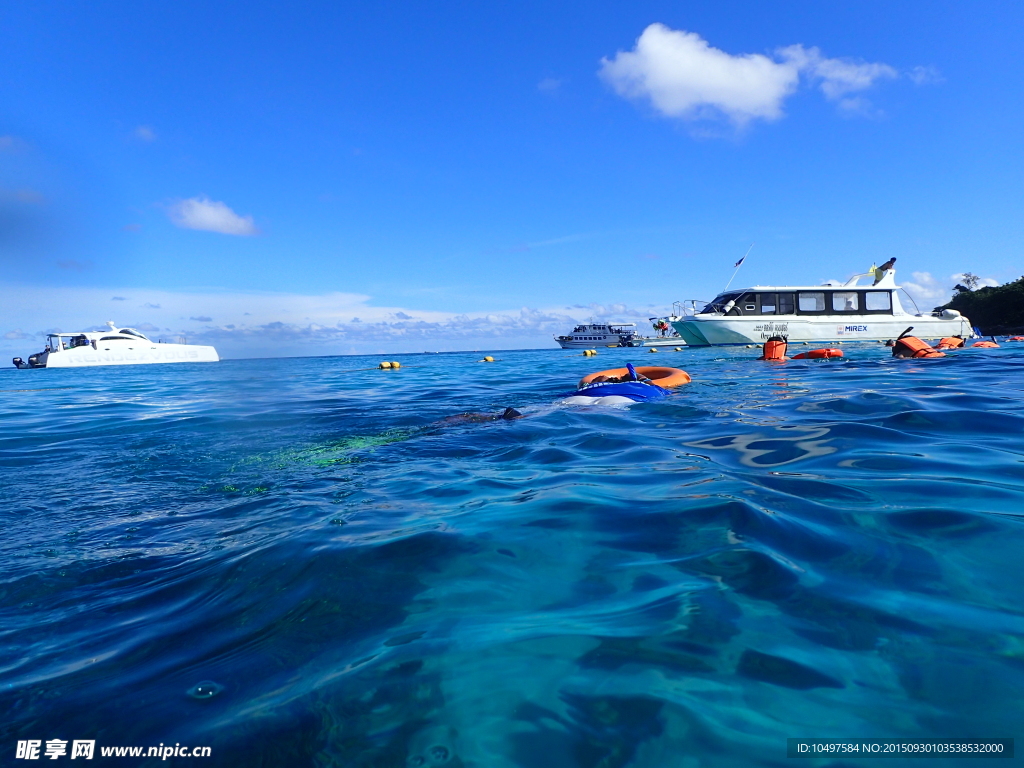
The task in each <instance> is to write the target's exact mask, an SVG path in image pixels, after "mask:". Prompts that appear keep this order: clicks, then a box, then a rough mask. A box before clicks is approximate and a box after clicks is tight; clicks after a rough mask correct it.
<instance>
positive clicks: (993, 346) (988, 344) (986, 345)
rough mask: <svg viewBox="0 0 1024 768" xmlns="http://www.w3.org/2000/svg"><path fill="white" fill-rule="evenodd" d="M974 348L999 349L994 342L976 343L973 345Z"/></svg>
mask: <svg viewBox="0 0 1024 768" xmlns="http://www.w3.org/2000/svg"><path fill="white" fill-rule="evenodd" d="M971 346H972V347H984V348H985V349H999V345H998V344H996V343H995V342H994V341H976V342H974V343H973V344H971Z"/></svg>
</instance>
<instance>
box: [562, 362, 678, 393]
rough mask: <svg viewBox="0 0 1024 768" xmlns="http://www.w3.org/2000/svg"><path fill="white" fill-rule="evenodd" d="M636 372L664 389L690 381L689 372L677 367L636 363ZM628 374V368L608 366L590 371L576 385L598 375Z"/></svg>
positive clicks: (589, 380)
mask: <svg viewBox="0 0 1024 768" xmlns="http://www.w3.org/2000/svg"><path fill="white" fill-rule="evenodd" d="M636 372H637V373H639V374H640V375H641V376H646V377H647V378H648V379H650V380H651V383H652V384H657V385H658V386H659V387H664V388H665V389H671V388H672V387H678V386H680V385H681V384H689V383H690V374H688V373H687V372H686V371H681V370H679V369H678V368H661V367H659V366H656V365H638V366H636ZM628 375H629V369H628V368H609V369H608V370H607V371H598V372H597V373H590V374H587V375H586V376H584V377H583V378H582V379H580V383H579V385H578V388H579V389H582V388H583V387H584V386H586V385H587V384H589V383H590V382H592V381H593V380H594V379H596V378H597V377H598V376H607V377H608V378H611V377H613V376H614V377H615V378H617V379H620V378H622V377H623V376H628Z"/></svg>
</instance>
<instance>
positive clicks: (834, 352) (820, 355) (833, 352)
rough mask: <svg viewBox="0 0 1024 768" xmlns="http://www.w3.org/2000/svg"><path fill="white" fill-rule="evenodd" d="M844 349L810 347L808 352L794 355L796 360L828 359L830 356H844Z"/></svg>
mask: <svg viewBox="0 0 1024 768" xmlns="http://www.w3.org/2000/svg"><path fill="white" fill-rule="evenodd" d="M842 356H843V350H841V349H809V350H808V351H806V352H801V353H800V354H799V355H793V359H794V360H804V359H809V360H828V359H829V358H830V357H842Z"/></svg>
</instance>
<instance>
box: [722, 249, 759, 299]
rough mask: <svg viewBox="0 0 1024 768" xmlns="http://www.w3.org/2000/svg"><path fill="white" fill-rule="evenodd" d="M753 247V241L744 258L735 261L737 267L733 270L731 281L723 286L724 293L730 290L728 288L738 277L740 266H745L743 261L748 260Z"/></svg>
mask: <svg viewBox="0 0 1024 768" xmlns="http://www.w3.org/2000/svg"><path fill="white" fill-rule="evenodd" d="M753 248H754V244H753V243H751V244H750V248H747V252H746V253H744V254H743V258H742V259H740V260H739V261H737V262H736V263H735V264H734V265H733V266H734V267H736V269H735V270H734V271H733V273H732V277H730V278H729V282H728V283H726V284H725V288H723V289H722V292H723V293H724V292H725V291H728V290H729V286H730V285H732V281H733V280H735V279H736V273H737V272H739V271H740V267H742V266H743V262H744V261H745V260H746V258H747V256H749V255H750V251H751V250H752V249H753Z"/></svg>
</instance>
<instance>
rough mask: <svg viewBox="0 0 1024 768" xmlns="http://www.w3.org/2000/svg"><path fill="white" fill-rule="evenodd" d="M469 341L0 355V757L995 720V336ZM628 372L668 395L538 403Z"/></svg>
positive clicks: (840, 729)
mask: <svg viewBox="0 0 1024 768" xmlns="http://www.w3.org/2000/svg"><path fill="white" fill-rule="evenodd" d="M482 354H483V353H475V354H474V353H466V354H441V355H405V356H398V357H397V359H399V360H401V361H402V365H403V367H402V368H401V370H398V371H382V370H375V369H374V368H373V366H375V365H376V364H377V362H378V361H379V360H380V359H381V358H379V357H328V358H311V359H276V360H238V361H224V362H221V363H219V364H205V365H167V366H134V367H123V368H97V369H92V370H38V371H17V370H14V369H9V370H4V371H2V372H0V390H2V391H0V475H2V476H0V498H2V506H0V514H2V524H3V534H4V535H3V537H2V539H0V554H2V558H0V649H2V650H0V713H2V716H0V734H2V738H0V753H2V754H3V755H4V759H3V764H4V765H7V764H11V763H16V764H23V763H22V762H21V761H16V760H14V759H13V758H14V757H15V748H16V743H17V742H18V741H19V740H29V739H37V740H41V741H42V742H43V744H44V746H45V742H46V740H50V739H62V740H68V741H69V743H70V742H71V741H72V740H75V739H80V740H86V739H88V740H95V741H96V744H97V756H96V759H97V760H99V761H100V762H105V761H104V760H103V759H102V758H101V757H100V756H99V747H100V746H101V745H102V746H109V745H129V746H130V745H140V746H144V747H148V746H155V745H158V744H161V745H165V744H171V745H173V744H184V745H189V746H190V747H191V746H194V745H206V746H209V747H210V748H211V756H210V757H208V758H205V759H200V760H195V759H188V760H186V759H185V758H171V759H170V760H169V762H176V763H180V762H188V763H190V764H200V765H211V766H213V765H216V766H286V765H287V766H317V767H320V768H326V767H327V766H356V767H358V768H371V767H372V768H391V767H401V768H406V767H411V766H448V767H450V768H457V767H465V768H470V767H478V768H549V767H550V768H556V767H558V768H561V767H563V766H566V767H568V766H572V767H575V766H579V767H580V768H619V767H620V766H621V767H623V768H625V767H626V766H629V767H634V766H635V767H636V768H640V767H644V768H648V767H650V768H666V767H675V766H680V768H698V767H700V766H716V767H717V766H752V765H753V766H757V765H764V766H778V765H784V764H791V763H793V761H792V760H787V758H786V757H785V755H786V739H787V738H788V737H818V738H868V737H875V738H880V737H886V738H889V737H894V738H895V737H899V738H911V737H913V738H919V737H922V738H923V737H929V738H933V737H942V738H946V737H951V738H963V739H966V738H982V739H983V738H997V737H999V738H1006V737H1015V736H1018V735H1022V734H1021V733H1020V729H1021V724H1022V723H1024V696H1022V695H1021V691H1022V690H1024V579H1022V578H1021V573H1022V568H1021V565H1022V562H1024V556H1022V553H1024V344H1022V345H1019V346H1017V347H1014V346H1013V345H1012V344H1006V345H1004V348H1002V349H996V350H969V349H968V350H962V351H958V352H954V353H951V354H950V355H949V356H948V357H946V358H943V359H940V360H921V361H912V360H894V359H892V358H891V357H889V355H888V350H886V349H885V348H884V347H882V346H881V345H848V346H847V357H846V359H844V360H842V361H790V362H787V363H764V362H758V361H756V360H755V359H753V358H754V357H756V355H757V351H756V350H748V349H725V350H723V349H717V350H685V351H683V352H671V351H663V352H659V353H658V354H657V356H655V355H653V354H650V355H649V354H647V353H643V354H640V353H638V352H637V351H636V350H602V351H601V354H600V356H599V357H598V358H596V359H588V358H583V357H582V356H580V354H579V353H578V352H570V351H561V350H544V351H521V352H498V353H491V354H494V355H495V357H497V358H498V359H497V361H496V362H494V363H480V362H477V361H478V360H479V359H480V357H481V356H482ZM391 357H392V358H394V356H391ZM627 360H629V361H632V362H634V363H637V364H651V363H652V361H656V362H657V363H659V364H662V365H675V366H678V367H681V368H684V369H685V370H687V371H688V372H689V373H690V374H691V375H692V377H693V382H692V383H691V384H689V385H687V386H685V387H683V388H681V389H680V390H678V391H676V392H675V393H674V394H673V395H672V396H671V397H669V398H668V399H666V400H664V401H661V402H657V403H650V404H637V405H634V406H632V407H629V408H586V407H567V406H562V405H559V404H558V400H559V397H560V396H561V395H562V394H564V393H566V392H568V391H570V390H572V389H574V383H575V381H576V380H577V379H578V378H579V377H580V376H581V375H583V374H584V373H589V372H592V371H594V370H596V369H600V368H612V367H617V366H619V365H622V364H624V363H625V362H626V361H627ZM506 406H514V407H516V408H518V409H519V410H520V411H522V412H523V413H524V414H525V416H524V418H522V419H518V420H515V421H478V420H473V419H462V418H452V417H456V416H458V415H459V414H462V413H465V412H486V413H497V412H500V411H501V410H502V409H503V408H504V407H506ZM44 759H45V758H44ZM61 759H62V760H64V759H69V757H68V756H65V757H62V758H61ZM108 760H109V761H110V762H116V763H119V764H122V765H129V764H131V765H155V764H156V763H159V762H161V761H160V760H159V759H157V758H149V759H148V760H147V759H135V760H131V759H127V758H121V759H114V758H109V759H108ZM961 762H965V763H966V762H967V761H966V760H964V761H961ZM797 763H798V764H800V765H837V766H838V765H862V764H863V763H862V762H857V761H850V760H836V761H832V762H830V761H828V760H824V759H821V760H818V759H815V760H809V761H797ZM890 764H891V763H890ZM914 764H916V763H914ZM932 764H936V763H932ZM937 764H939V765H952V764H957V761H956V760H953V759H942V760H938V762H937ZM969 764H974V763H973V761H971V762H970V763H969ZM869 765H870V763H869Z"/></svg>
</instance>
